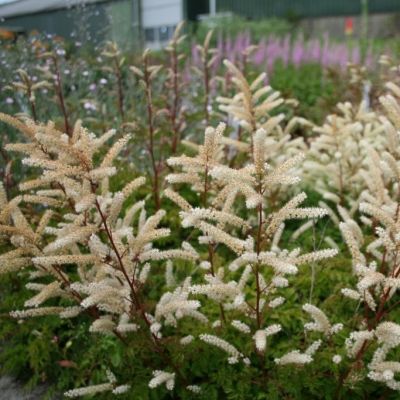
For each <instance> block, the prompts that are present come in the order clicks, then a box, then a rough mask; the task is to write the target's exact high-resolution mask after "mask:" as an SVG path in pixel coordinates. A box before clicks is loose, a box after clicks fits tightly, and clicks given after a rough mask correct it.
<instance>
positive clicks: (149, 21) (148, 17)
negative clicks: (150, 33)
mask: <svg viewBox="0 0 400 400" xmlns="http://www.w3.org/2000/svg"><path fill="white" fill-rule="evenodd" d="M182 19H183V15H182V0H143V2H142V23H143V27H144V28H147V27H156V26H162V25H176V24H177V23H178V22H179V21H181V20H182Z"/></svg>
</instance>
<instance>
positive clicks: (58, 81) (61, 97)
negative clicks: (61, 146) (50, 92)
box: [52, 55, 72, 136]
mask: <svg viewBox="0 0 400 400" xmlns="http://www.w3.org/2000/svg"><path fill="white" fill-rule="evenodd" d="M52 60H53V64H54V72H55V75H56V80H55V83H54V89H55V92H56V94H57V97H58V101H59V104H60V109H61V113H62V115H63V117H64V129H65V133H66V134H67V135H68V136H71V135H72V131H71V126H70V124H69V121H68V113H67V108H66V105H65V100H64V91H63V88H62V81H61V74H60V68H59V65H58V60H57V56H55V55H53V56H52Z"/></svg>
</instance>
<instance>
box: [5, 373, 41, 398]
mask: <svg viewBox="0 0 400 400" xmlns="http://www.w3.org/2000/svg"><path fill="white" fill-rule="evenodd" d="M45 392H46V389H45V388H40V387H39V388H36V389H35V390H34V391H33V392H29V393H28V392H27V391H26V390H24V388H23V387H22V386H21V384H20V383H18V382H16V381H15V380H14V379H12V378H10V377H8V376H3V377H1V378H0V400H41V399H43V395H44V393H45Z"/></svg>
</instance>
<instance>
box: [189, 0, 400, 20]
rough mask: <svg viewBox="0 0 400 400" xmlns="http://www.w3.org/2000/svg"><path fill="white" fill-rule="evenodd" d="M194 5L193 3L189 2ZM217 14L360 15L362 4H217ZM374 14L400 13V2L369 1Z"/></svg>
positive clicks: (353, 0) (272, 0) (275, 0)
mask: <svg viewBox="0 0 400 400" xmlns="http://www.w3.org/2000/svg"><path fill="white" fill-rule="evenodd" d="M187 1H193V0H187ZM216 1H217V11H218V12H225V11H231V12H233V13H235V14H239V15H242V16H245V17H248V18H254V19H259V18H268V17H282V18H304V17H328V16H331V17H333V16H340V15H342V16H343V15H359V14H360V13H361V0H216ZM368 8H369V12H370V13H385V12H386V13H388V12H400V0H368Z"/></svg>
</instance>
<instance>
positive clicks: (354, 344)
mask: <svg viewBox="0 0 400 400" xmlns="http://www.w3.org/2000/svg"><path fill="white" fill-rule="evenodd" d="M181 30H182V25H179V26H178V28H177V30H176V32H175V34H174V36H173V37H172V40H171V42H170V43H169V45H168V47H167V48H166V53H167V58H168V62H167V64H168V65H167V67H166V68H164V67H163V66H161V65H158V64H157V65H153V64H152V60H153V55H152V54H151V53H150V51H148V50H146V51H145V52H144V53H143V55H142V57H141V58H140V62H141V64H140V65H139V66H135V65H133V66H130V68H129V70H130V71H131V72H132V73H133V74H132V73H129V74H126V76H125V73H124V68H125V65H126V63H127V61H126V59H125V58H124V57H123V55H122V52H121V51H120V49H118V47H117V46H116V45H115V44H113V43H108V44H107V45H106V49H105V50H104V52H103V53H102V57H103V58H104V59H105V60H107V61H108V62H110V65H111V66H106V67H104V71H108V73H110V74H111V76H110V80H111V81H113V80H114V81H115V83H116V88H117V90H116V94H117V96H116V97H117V102H116V103H117V107H118V118H119V121H120V122H121V124H122V125H121V129H118V130H114V129H110V130H108V129H104V127H105V126H107V124H104V125H101V124H99V125H98V126H99V127H100V128H99V132H102V134H99V135H98V134H96V133H93V132H91V131H90V130H89V129H87V128H85V127H84V125H85V126H86V122H87V121H85V123H83V122H82V121H80V120H79V119H78V120H77V121H76V122H75V124H73V121H74V119H73V118H72V117H71V114H70V113H69V111H68V107H69V104H64V102H63V99H64V98H63V92H62V82H61V80H60V76H59V73H60V71H59V65H58V58H57V57H58V56H61V53H60V54H59V53H57V52H55V53H54V54H53V53H52V52H47V53H45V55H44V56H43V57H45V58H46V59H47V60H48V61H47V64H46V65H47V69H46V71H47V75H46V76H47V78H48V80H43V81H38V82H37V83H34V82H36V81H34V80H33V79H31V76H30V75H29V74H28V73H27V72H25V71H24V70H19V71H18V74H19V76H20V78H21V80H22V81H23V84H20V83H19V82H14V84H13V85H10V87H8V88H7V89H8V90H10V89H11V90H18V91H20V92H22V93H23V94H24V95H26V96H28V97H29V105H30V114H31V118H30V117H28V116H27V115H26V114H23V115H17V116H10V115H6V114H3V113H0V121H1V122H3V123H5V124H6V125H7V126H8V127H9V128H7V129H11V130H12V132H13V131H14V130H16V131H18V132H19V134H20V135H21V136H22V139H21V140H15V141H13V142H10V143H7V144H6V145H5V146H4V150H5V152H7V154H11V155H12V157H14V158H15V160H17V159H20V160H21V163H20V164H21V166H20V169H21V173H20V175H21V176H17V178H18V179H16V180H15V182H14V181H13V179H14V177H13V176H11V175H12V174H11V172H10V170H11V164H9V165H8V166H7V168H6V169H7V171H6V172H7V174H8V175H7V176H8V180H5V181H4V183H1V184H0V242H1V253H0V261H1V262H0V276H1V277H3V276H5V275H6V274H9V275H10V276H12V277H13V279H14V278H15V280H16V278H18V279H19V280H20V281H21V282H24V285H25V288H26V292H27V293H29V296H28V297H26V298H24V299H23V301H22V302H21V304H20V306H15V307H14V309H9V310H7V318H9V319H10V317H11V318H12V319H13V320H16V321H17V322H18V323H19V324H21V325H23V324H24V323H25V320H26V319H28V318H33V317H45V316H52V317H53V318H54V319H56V318H55V317H59V318H60V320H61V321H62V323H68V324H69V326H72V327H78V326H79V327H80V330H79V335H82V331H84V332H85V333H84V334H86V333H87V335H88V336H89V337H92V336H90V335H93V336H94V337H96V338H97V339H98V340H99V342H100V343H106V344H107V345H109V344H110V343H113V344H115V343H118V346H121V347H123V348H124V349H125V350H126V352H124V354H123V357H122V358H123V359H122V360H119V359H118V358H117V357H116V356H115V354H114V353H113V354H104V359H106V357H108V356H110V357H109V358H110V360H109V365H99V368H98V371H99V372H98V373H99V374H100V375H101V376H100V378H99V377H98V376H96V377H95V378H93V379H92V376H91V372H92V371H89V372H88V373H87V374H85V378H84V379H83V380H82V379H81V380H79V381H77V382H76V388H72V389H71V390H67V391H66V392H65V393H64V394H65V396H66V397H70V398H73V397H79V396H87V395H96V396H106V397H104V398H108V397H107V396H111V395H124V394H126V396H131V393H134V394H132V396H136V392H135V390H136V387H135V384H134V382H138V381H140V382H139V385H140V384H142V390H149V391H150V390H152V391H156V392H157V393H161V395H163V393H166V396H173V397H174V398H192V397H195V396H197V395H203V394H204V395H205V396H208V395H209V393H212V390H213V389H212V387H211V389H210V382H209V380H210V377H212V379H215V381H214V384H217V385H220V386H221V387H222V386H223V385H224V384H226V385H230V386H229V389H228V391H230V393H232V392H234V391H236V389H237V387H236V386H235V385H236V384H238V385H240V383H241V382H251V384H252V385H253V383H254V385H256V387H257V388H259V389H257V391H258V392H260V393H261V392H262V393H264V392H263V391H264V390H265V388H268V390H269V389H271V391H270V392H268V395H270V393H274V395H276V393H279V395H277V396H281V397H287V398H289V397H290V398H293V394H292V392H291V388H286V386H287V382H283V384H281V383H282V382H280V379H282V377H283V376H285V374H290V375H293V376H294V375H297V374H298V375H299V376H300V377H303V378H308V379H312V380H313V382H312V383H311V384H310V386H312V389H311V390H312V393H315V391H316V389H315V388H316V387H317V388H318V390H319V387H318V386H317V383H318V382H320V380H322V379H332V381H335V383H336V387H335V389H333V391H332V393H329V396H331V397H332V398H341V396H342V392H343V391H344V390H347V389H348V390H352V387H353V386H356V385H357V384H358V383H360V382H362V381H363V379H364V378H365V379H367V380H368V381H370V383H371V382H372V384H374V385H375V384H376V385H384V386H386V387H387V388H388V389H390V390H396V391H400V363H399V362H398V354H399V353H398V352H399V346H400V325H399V321H398V304H399V298H398V292H399V288H400V265H399V262H398V258H399V255H398V251H399V240H400V211H399V210H400V198H399V193H400V151H399V148H400V139H399V132H400V105H399V104H400V88H399V86H398V85H397V84H396V83H395V82H391V83H388V84H387V85H386V89H385V90H387V91H388V93H386V94H385V95H382V96H381V97H380V104H379V105H375V104H372V103H371V104H367V103H366V102H365V101H363V102H361V103H359V105H358V106H355V105H354V104H352V103H350V102H345V103H339V104H338V105H337V108H338V110H339V112H338V113H336V114H331V115H329V116H328V117H327V118H326V121H325V123H324V124H323V125H322V126H316V125H315V124H314V123H313V122H311V121H308V120H306V119H305V118H302V117H298V116H296V114H295V110H296V106H297V105H298V104H297V101H296V100H294V99H285V98H284V97H283V96H282V94H281V93H280V92H279V91H275V90H274V89H273V88H272V87H271V86H269V85H268V84H266V82H267V80H268V77H267V75H266V74H265V73H261V74H259V75H258V76H256V77H255V78H254V79H253V78H252V79H248V76H247V74H246V62H247V61H248V58H249V57H250V56H251V55H252V54H254V52H256V50H257V49H255V48H253V47H251V46H250V47H248V46H246V51H245V52H244V53H243V55H244V56H246V57H244V60H243V63H242V64H243V65H242V67H243V68H242V69H241V67H240V66H238V65H235V64H234V63H233V62H232V61H229V60H225V61H224V62H223V64H224V66H225V67H226V69H225V72H226V75H225V78H226V79H225V80H224V79H222V78H221V77H218V76H217V70H218V68H217V66H216V64H217V63H218V62H219V61H222V60H220V56H221V54H220V53H219V52H218V49H216V48H213V34H212V32H210V33H209V34H208V35H207V36H206V38H205V40H204V42H203V45H202V46H197V47H196V49H197V51H199V53H200V58H199V61H200V64H199V66H198V67H197V68H196V69H195V72H196V74H197V76H199V77H201V79H202V82H201V94H202V95H201V96H199V98H200V103H201V109H202V113H203V114H202V120H201V123H198V122H193V121H192V120H191V116H190V113H189V110H188V108H190V106H191V104H190V102H189V101H186V98H185V97H184V96H185V90H186V84H185V83H184V81H183V75H184V73H185V71H184V70H183V68H182V63H181V60H182V59H183V57H182V55H181V54H180V47H181V43H182V42H183V40H184V38H185V36H184V35H183V34H182V33H181ZM64 55H65V54H64ZM51 68H54V70H55V71H56V77H55V78H54V77H52V76H51V75H52V74H51V73H50V71H51ZM163 70H165V71H166V76H164V78H162V79H160V78H159V74H161V71H163ZM186 72H187V71H186ZM57 73H58V77H57ZM127 76H129V79H131V80H136V82H137V83H138V85H140V87H141V91H140V93H139V95H138V96H143V104H141V101H138V102H137V104H135V107H137V109H138V110H139V111H138V112H137V114H141V111H143V117H142V116H141V115H137V116H134V117H132V120H131V116H130V115H129V112H128V110H129V99H128V98H127V96H128V94H127V91H126V90H125V87H124V86H123V84H124V80H125V79H128V78H127ZM251 76H252V75H251ZM47 78H46V79H47ZM103 79H104V80H103V81H102V83H101V85H103V86H104V85H106V84H107V83H108V81H107V80H105V78H103ZM50 80H53V81H54V82H53V86H51V85H50V84H49V82H50ZM353 83H354V82H353ZM99 84H100V83H99ZM354 84H356V83H354ZM220 85H222V86H223V87H222V89H221V88H220ZM51 87H53V89H54V90H55V94H56V97H57V99H58V101H59V106H60V108H61V109H62V114H63V115H62V116H63V121H61V122H59V121H56V120H54V121H50V122H48V123H42V122H40V118H39V116H38V115H40V113H39V114H38V113H37V112H38V103H37V102H36V97H35V92H37V91H39V90H42V89H44V88H45V89H46V90H47V89H50V88H51ZM160 88H161V92H163V95H162V96H160V98H158V97H157V90H160ZM97 89H98V88H97V86H96V85H94V86H93V87H92V89H90V90H92V91H96V90H97ZM83 101H84V100H83ZM84 104H85V103H84ZM84 107H85V106H84ZM142 107H143V109H142ZM85 108H86V107H85ZM92 111H96V110H95V109H92ZM103 111H104V110H103V109H102V111H101V112H103ZM193 120H195V118H193ZM218 121H223V122H220V123H218ZM60 126H62V128H60ZM200 128H201V129H200ZM297 129H300V130H301V132H302V134H301V135H298V131H297ZM191 130H192V131H193V133H190V134H187V133H188V132H189V131H191ZM199 132H200V133H199ZM305 132H307V133H309V134H312V135H313V136H312V137H310V138H308V137H307V138H306V136H307V135H305V134H304V133H305ZM140 135H144V136H143V137H142V136H140ZM143 138H144V140H143V143H144V145H143V148H144V150H143V153H142V154H141V155H140V157H142V158H139V157H138V158H136V155H137V154H136V153H135V146H136V144H137V143H138V141H140V140H141V139H143ZM131 152H132V153H131ZM144 158H148V159H149V160H148V162H147V160H146V162H144V163H143V165H144V166H143V167H136V163H137V164H139V163H140V162H141V161H140V160H143V159H144ZM128 159H129V161H132V162H129V163H128V162H127V160H128ZM146 168H147V169H148V171H147V172H148V173H147V174H146ZM139 171H140V172H139ZM11 178H12V179H11ZM19 178H21V179H19ZM149 178H150V179H149ZM17 181H18V182H17ZM10 182H11V183H16V185H15V187H12V184H10ZM310 194H311V195H310ZM315 203H317V205H318V207H315V206H314V204H315ZM331 222H333V223H331ZM327 227H328V228H327ZM326 229H329V234H328V233H327V232H325V230H326ZM330 235H332V236H330ZM341 237H342V238H343V240H342V241H343V242H344V243H345V245H346V246H347V248H348V249H347V250H346V249H345V248H344V247H345V246H342V243H341V239H340V238H341ZM346 252H347V253H346ZM338 253H340V254H339V255H338ZM343 254H344V256H343ZM347 254H350V256H351V257H348V256H347ZM338 257H341V258H338ZM350 258H351V260H350ZM347 259H348V261H347ZM337 260H339V261H337ZM346 262H347V263H346ZM350 263H351V267H349V268H347V266H348V265H350ZM338 264H340V265H338ZM310 270H311V274H310ZM338 270H341V272H342V273H343V275H341V276H345V277H346V282H342V281H338V279H337V274H336V273H337V271H338ZM342 270H343V271H342ZM321 276H323V277H324V279H325V280H324V281H323V280H322V278H321ZM327 277H328V278H327ZM327 279H328V281H327ZM321 282H325V283H326V282H329V284H325V283H321ZM304 287H307V290H309V293H307V294H306V295H305V293H304ZM316 292H317V293H318V300H316V299H317V295H316ZM352 307H353V308H352ZM336 308H337V309H338V310H340V311H339V315H338V314H335V310H336ZM342 310H345V311H342ZM349 310H350V311H349ZM396 313H397V314H396ZM57 321H58V320H57ZM34 332H35V333H34V334H35V335H37V334H38V335H40V334H41V333H40V332H39V331H34ZM54 340H56V339H54ZM57 340H58V339H57ZM103 341H104V342H103ZM66 348H67V347H66ZM113 351H114V350H112V352H113ZM105 353H107V351H106V352H105ZM110 353H111V352H110ZM113 356H114V357H113ZM100 363H104V360H103V361H100ZM60 365H64V366H65V365H68V366H71V365H73V366H74V367H75V364H74V363H73V362H72V361H66V360H63V361H61V362H60ZM97 366H98V364H96V368H97ZM293 369H295V372H296V373H293V374H292V372H293ZM111 370H112V371H113V372H111ZM121 371H122V372H123V371H125V372H123V373H121ZM127 371H128V372H127ZM205 371H206V372H205ZM120 373H121V376H120ZM114 374H115V375H114ZM129 374H131V375H129ZM224 374H226V376H224ZM234 374H237V375H234ZM301 374H304V375H301ZM93 375H94V374H93ZM103 375H104V376H103ZM227 376H228V377H229V379H227V378H226V377H227ZM117 377H118V378H117ZM310 377H311V378H310ZM129 378H132V381H130V380H129ZM303 378H300V379H303ZM144 379H145V380H144ZM143 380H144V385H143ZM227 381H229V382H228V383H226V382H227ZM314 381H315V382H316V383H315V387H314V386H313V384H314ZM120 382H121V383H120ZM275 383H277V384H276V385H275ZM360 384H361V383H360ZM272 386H273V388H272ZM275 386H276V388H275ZM289 386H290V385H289ZM143 387H144V388H145V389H143ZM238 387H239V388H240V386H238ZM374 387H375V386H374ZM379 388H380V386H379ZM237 390H238V393H239V392H240V390H239V389H237ZM273 390H276V392H273ZM374 390H375V389H374ZM379 390H380V389H379ZM218 393H219V392H218ZM221 393H222V391H221ZM240 393H241V392H240ZM374 393H375V392H374ZM225 394H226V393H225V392H224V395H225ZM240 395H241V394H238V396H240ZM266 395H267V394H266ZM144 396H145V397H146V395H144ZM334 396H336V397H334ZM238 398H239V397H238ZM271 398H273V397H271Z"/></svg>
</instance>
